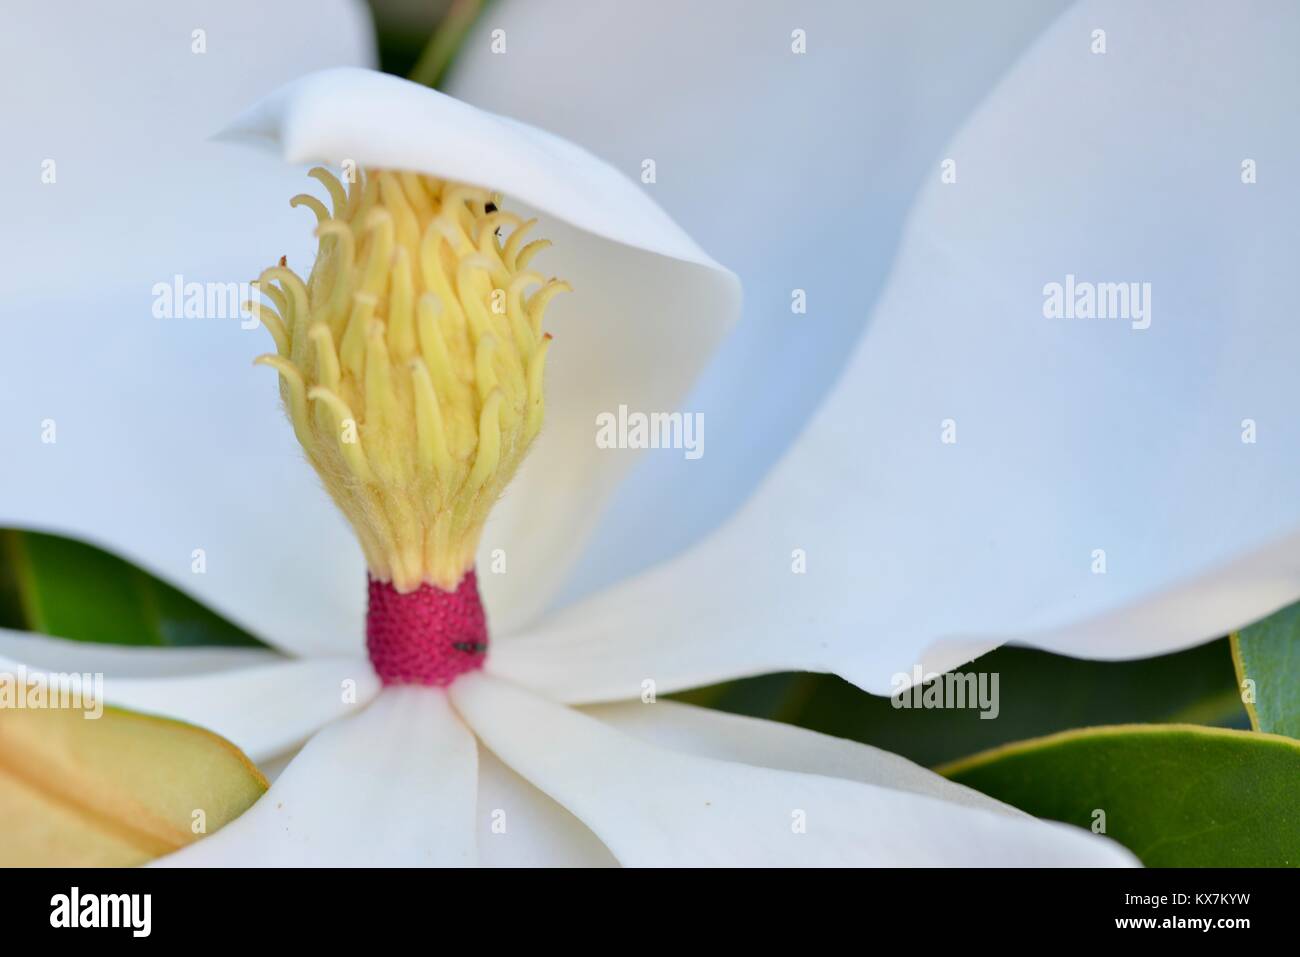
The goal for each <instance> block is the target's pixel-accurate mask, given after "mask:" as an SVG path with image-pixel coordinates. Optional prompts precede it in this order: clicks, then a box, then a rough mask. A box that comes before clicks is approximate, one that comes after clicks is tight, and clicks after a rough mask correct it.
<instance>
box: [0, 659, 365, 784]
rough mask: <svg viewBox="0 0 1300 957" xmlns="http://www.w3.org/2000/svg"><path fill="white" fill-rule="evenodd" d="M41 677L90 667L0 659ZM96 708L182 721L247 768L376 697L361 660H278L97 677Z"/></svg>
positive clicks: (5, 666)
mask: <svg viewBox="0 0 1300 957" xmlns="http://www.w3.org/2000/svg"><path fill="white" fill-rule="evenodd" d="M22 667H26V674H28V675H35V674H38V673H43V674H46V675H48V676H49V677H50V679H51V682H52V683H53V684H56V685H68V684H71V683H73V682H79V683H80V684H81V685H82V686H83V687H84V686H85V682H84V680H83V679H82V678H81V676H82V675H86V674H90V675H91V676H92V677H91V682H92V687H93V682H95V681H96V680H97V679H96V677H95V670H94V669H93V668H92V667H90V665H89V664H87V665H83V666H81V667H75V666H74V667H73V668H64V669H59V670H57V671H55V670H47V669H40V668H35V667H31V666H28V665H26V663H25V662H23V663H20V662H17V661H11V660H6V659H3V658H0V671H9V672H13V673H16V674H22V672H20V671H18V670H17V669H19V668H22ZM102 681H103V689H102V693H103V701H104V702H106V703H108V704H111V705H118V706H120V707H124V708H130V709H132V710H134V711H142V712H144V713H146V714H155V715H160V716H162V717H166V718H175V719H177V720H180V721H187V722H189V723H190V724H195V725H198V726H199V727H202V728H207V729H208V730H209V731H215V732H216V733H217V734H219V735H221V736H222V737H224V738H226V739H228V740H229V741H231V742H232V743H234V744H235V745H236V746H237V747H238V748H240V750H242V751H243V752H244V753H245V754H247V755H248V756H249V758H251V759H252V760H253V761H262V760H265V759H267V758H272V757H275V756H276V755H279V754H282V753H283V752H285V751H287V750H289V749H291V748H293V747H296V746H297V745H299V744H301V743H302V742H303V741H305V740H307V738H309V737H310V736H311V735H312V734H314V733H315V732H316V731H318V730H319V729H320V728H321V727H323V726H324V725H326V724H328V723H329V722H330V721H333V720H334V719H336V718H339V717H342V716H344V715H348V714H351V713H353V712H354V711H356V710H358V709H360V708H362V707H364V706H365V705H366V703H367V702H369V701H370V700H371V699H372V698H374V696H375V695H376V694H378V693H379V679H378V678H377V677H375V673H374V671H373V670H372V669H371V667H370V663H369V662H367V661H366V660H365V659H362V658H357V659H337V658H318V659H312V660H303V661H280V662H277V663H275V664H264V665H259V666H257V667H253V668H241V669H232V670H226V671H217V672H213V673H211V674H185V675H174V676H170V677H160V678H122V677H114V676H110V675H104V676H103V677H102Z"/></svg>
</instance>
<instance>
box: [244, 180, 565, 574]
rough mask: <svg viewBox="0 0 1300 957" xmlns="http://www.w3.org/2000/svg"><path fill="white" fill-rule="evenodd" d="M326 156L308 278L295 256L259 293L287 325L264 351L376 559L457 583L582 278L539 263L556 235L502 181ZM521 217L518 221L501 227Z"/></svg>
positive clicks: (378, 564)
mask: <svg viewBox="0 0 1300 957" xmlns="http://www.w3.org/2000/svg"><path fill="white" fill-rule="evenodd" d="M355 173H356V175H355V176H353V177H351V179H352V180H353V181H352V182H350V183H348V184H347V185H346V186H345V185H344V184H343V183H341V182H340V181H339V180H338V178H336V177H335V176H334V175H333V174H332V173H330V172H329V171H328V170H325V169H322V168H317V169H313V170H312V171H311V173H310V175H311V176H313V177H315V178H316V179H317V180H319V181H320V182H321V184H322V185H324V187H325V189H326V190H327V191H328V192H329V197H330V201H331V205H332V209H331V208H327V207H326V205H325V204H324V203H323V202H321V201H320V200H319V199H317V198H316V197H314V196H311V195H307V194H302V195H299V196H295V197H293V199H292V200H291V201H290V204H291V205H292V206H295V207H296V206H306V207H308V208H309V209H310V210H311V211H312V212H314V213H315V214H316V218H317V221H318V224H317V227H316V235H317V237H318V238H319V240H320V246H319V249H318V251H317V255H316V262H315V265H314V266H313V267H312V271H311V276H310V278H309V279H308V280H307V282H305V283H304V282H303V281H302V279H301V278H300V277H299V276H298V275H297V274H296V273H294V271H293V270H291V269H289V268H288V267H287V266H286V265H285V262H284V260H283V259H282V260H281V261H280V264H279V265H278V266H272V267H271V268H269V269H267V270H266V271H264V272H263V273H262V275H261V277H260V278H259V279H258V282H257V288H258V290H259V291H260V292H261V294H262V295H264V296H265V297H266V298H267V299H268V300H269V303H251V304H250V308H252V309H253V310H254V311H255V312H256V314H257V315H258V317H259V318H260V320H261V322H262V324H263V325H265V326H266V328H267V329H268V330H269V331H270V333H271V336H272V338H274V340H275V347H276V352H275V354H274V355H265V356H260V357H259V358H258V359H257V361H258V362H259V363H263V364H265V365H268V366H271V367H272V368H274V369H275V370H276V371H277V372H278V373H279V374H280V394H281V396H282V397H283V399H284V403H285V407H286V411H287V413H288V416H289V419H290V421H291V422H292V424H293V429H294V432H295V433H296V434H297V436H298V441H299V442H300V443H301V444H302V447H303V449H304V450H305V451H306V453H307V458H308V459H309V460H310V461H311V464H312V465H313V466H314V467H315V468H316V471H317V472H319V473H320V476H321V478H322V480H323V481H324V483H325V487H326V489H327V490H328V491H329V493H330V495H331V496H332V497H333V498H334V501H335V502H337V503H338V505H339V507H340V508H341V509H342V510H343V512H344V514H345V515H346V516H347V517H348V520H349V521H350V522H351V523H352V526H353V528H355V529H356V532H357V535H358V537H359V538H360V540H361V545H362V548H363V549H364V550H365V555H366V561H367V563H368V564H369V566H370V573H371V575H372V576H374V577H375V578H377V579H379V580H381V581H390V582H392V584H393V586H394V587H395V588H396V589H397V590H398V591H401V592H409V591H413V590H415V589H416V588H418V587H419V586H420V584H421V583H422V582H429V583H431V584H433V585H437V586H438V587H440V588H444V589H448V590H450V589H453V588H455V587H456V585H457V584H458V583H459V582H460V580H461V577H462V576H463V574H464V573H465V571H466V570H467V569H469V568H470V567H472V565H473V563H474V553H475V550H476V549H477V547H478V542H479V538H480V535H481V533H482V530H483V523H484V522H485V521H486V520H487V515H488V512H489V510H490V509H491V508H492V505H493V503H494V502H495V501H496V499H497V497H498V496H499V495H500V494H501V492H502V490H503V489H504V488H505V486H506V484H507V483H508V482H509V481H510V479H511V477H512V476H513V475H514V473H515V471H516V469H517V468H518V467H519V463H520V462H521V461H522V460H523V457H524V454H525V453H526V452H527V450H528V447H529V445H530V443H531V442H532V440H533V438H534V437H535V436H536V435H537V432H538V429H539V428H540V427H541V424H542V377H543V371H544V367H545V362H546V350H547V347H548V345H549V343H550V338H551V337H550V335H549V334H544V333H543V332H542V317H543V313H544V312H545V310H546V306H547V303H549V302H550V300H551V299H552V297H553V296H555V294H556V293H558V292H561V291H566V290H568V289H569V286H568V284H567V283H565V282H561V281H559V280H556V279H549V280H548V279H544V278H543V277H542V276H541V275H540V274H538V273H536V272H532V271H530V270H529V269H528V263H529V262H530V260H532V258H533V256H534V255H535V254H536V253H538V252H539V251H541V250H542V249H544V248H545V247H546V246H548V245H549V242H548V241H547V240H535V241H532V242H526V241H525V240H526V235H527V233H528V230H529V229H530V228H531V227H532V226H533V225H534V223H535V222H536V221H535V220H529V221H527V222H524V221H523V220H521V219H520V217H518V216H516V215H514V214H513V213H509V212H505V211H503V210H501V209H499V208H498V203H499V202H500V199H499V197H497V196H495V195H492V194H489V193H488V192H487V191H485V190H482V189H477V188H475V187H471V186H464V185H461V184H458V183H451V182H444V181H441V180H437V179H434V178H432V177H429V176H423V175H418V174H415V173H406V172H393V171H389V170H359V169H358V170H356V171H355ZM507 227H509V228H510V232H509V236H508V237H504V238H503V236H502V233H503V232H504V231H505V229H506V228H507Z"/></svg>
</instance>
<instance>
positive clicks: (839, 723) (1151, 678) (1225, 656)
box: [676, 639, 1248, 765]
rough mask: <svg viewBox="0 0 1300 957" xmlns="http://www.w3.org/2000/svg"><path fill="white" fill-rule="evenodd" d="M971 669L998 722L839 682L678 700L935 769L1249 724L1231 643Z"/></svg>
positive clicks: (783, 677) (778, 681)
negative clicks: (1181, 725)
mask: <svg viewBox="0 0 1300 957" xmlns="http://www.w3.org/2000/svg"><path fill="white" fill-rule="evenodd" d="M970 671H974V672H976V673H977V674H978V673H979V672H984V673H986V674H990V675H991V674H997V675H998V704H999V708H998V716H997V717H996V718H994V719H985V718H981V717H980V712H979V710H978V709H964V710H956V709H939V710H925V709H921V710H917V709H896V708H894V707H893V704H892V702H891V700H890V699H889V698H884V697H879V696H876V695H869V694H867V693H866V692H864V691H861V690H859V689H858V688H855V687H854V686H853V685H850V684H848V683H847V682H845V681H841V680H840V679H839V678H836V677H834V676H831V675H814V674H780V675H766V676H763V677H761V678H750V679H746V680H743V681H733V682H728V683H727V684H724V685H714V686H712V687H709V688H702V689H698V690H695V691H690V692H687V693H685V694H681V695H677V696H676V697H678V698H681V699H683V700H686V701H690V702H691V703H693V704H699V705H704V706H706V707H710V708H717V709H719V710H723V711H732V712H735V713H737V714H746V715H750V716H753V717H760V718H774V719H777V720H780V721H786V722H788V723H790V724H797V725H801V726H802V727H806V728H812V729H813V730H816V731H821V732H823V733H825V734H833V735H835V736H837V737H841V738H851V739H853V740H855V741H862V742H865V743H867V744H873V745H875V746H877V747H880V748H884V749H885V750H887V751H893V752H895V753H897V754H902V755H904V756H906V757H909V758H911V759H912V760H913V761H917V762H919V763H921V764H925V765H934V764H938V763H940V762H943V761H951V760H954V759H956V758H960V757H962V756H964V755H967V754H973V753H974V752H976V751H983V750H985V749H987V748H992V747H996V746H997V745H999V744H1006V743H1008V742H1011V741H1019V740H1023V739H1025V738H1033V737H1038V736H1040V735H1044V734H1051V733H1053V732H1056V731H1064V730H1067V729H1069V728H1078V727H1087V726H1090V725H1098V724H1129V723H1150V722H1189V723H1193V724H1214V725H1224V726H1230V727H1240V728H1245V727H1247V726H1248V720H1247V717H1246V713H1245V710H1244V709H1243V707H1242V702H1241V698H1240V696H1239V695H1238V694H1237V686H1236V678H1235V676H1234V673H1233V667H1232V656H1231V652H1230V650H1229V647H1228V642H1227V639H1222V640H1219V641H1213V642H1210V643H1208V644H1205V645H1201V646H1200V647H1198V648H1192V649H1189V650H1187V651H1182V652H1179V653H1177V654H1173V655H1165V656H1163V657H1160V658H1145V659H1140V660H1137V661H1081V660H1078V659H1075V658H1065V657H1062V656H1060V655H1052V654H1048V653H1047V652H1042V651H1034V650H1031V649H1026V648H1000V649H998V650H997V651H994V652H991V653H990V654H987V655H985V656H983V657H981V658H979V659H978V660H976V661H975V662H973V663H972V665H970V666H968V667H967V668H966V669H962V670H961V671H959V672H958V673H959V674H961V673H967V672H970ZM989 687H990V688H991V685H990V686H989Z"/></svg>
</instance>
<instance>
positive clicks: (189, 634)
mask: <svg viewBox="0 0 1300 957" xmlns="http://www.w3.org/2000/svg"><path fill="white" fill-rule="evenodd" d="M0 626H4V627H7V628H17V629H25V630H28V631H36V632H40V633H41V634H45V635H53V636H55V637H58V638H71V639H73V640H76V641H93V642H102V643H106V644H119V645H235V646H261V644H262V643H261V642H260V641H258V640H257V639H256V638H254V637H253V636H252V635H250V634H248V633H247V632H246V631H243V630H242V629H240V628H238V627H237V626H235V625H233V624H231V623H230V622H228V621H226V620H225V619H224V618H222V617H221V616H220V615H218V614H216V613H215V612H212V611H210V610H208V609H207V608H205V607H204V606H203V605H200V604H199V603H198V602H196V601H195V600H194V599H192V598H190V597H188V596H187V595H185V594H184V593H183V592H181V591H179V590H177V589H175V588H173V587H172V586H171V585H168V584H166V583H165V582H162V581H159V580H158V579H156V578H154V577H153V576H152V575H150V574H148V573H147V572H145V571H142V570H141V569H139V568H136V567H135V566H134V565H132V564H131V563H130V562H127V561H124V560H123V559H121V558H118V557H117V556H115V555H111V554H109V553H108V552H106V551H103V550H102V549H99V548H96V547H94V546H93V545H87V544H85V543H83V542H76V541H73V540H71V539H67V538H62V537H60V536H57V535H46V534H42V533H38V532H26V531H17V530H13V529H0Z"/></svg>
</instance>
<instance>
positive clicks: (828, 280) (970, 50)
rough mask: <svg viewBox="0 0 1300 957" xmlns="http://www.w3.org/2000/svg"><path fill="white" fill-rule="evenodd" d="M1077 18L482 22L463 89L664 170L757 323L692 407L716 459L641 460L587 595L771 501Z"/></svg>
mask: <svg viewBox="0 0 1300 957" xmlns="http://www.w3.org/2000/svg"><path fill="white" fill-rule="evenodd" d="M1066 5H1067V4H1066V3H1065V2H1064V0H985V2H981V3H977V4H971V3H943V2H940V3H937V4H936V3H906V2H893V3H886V2H872V3H864V2H862V0H820V2H818V3H805V4H799V5H793V4H791V3H790V2H789V0H709V2H708V3H699V2H695V0H655V2H653V3H608V2H604V0H567V2H566V4H565V15H564V16H559V17H557V16H555V15H554V11H553V10H551V9H550V7H549V6H548V5H547V4H538V3H534V2H531V0H500V2H497V3H495V4H494V6H493V7H492V8H491V9H490V10H489V12H487V13H486V14H485V15H484V16H483V17H482V18H481V20H480V23H479V28H478V29H477V31H476V32H475V33H473V34H471V36H470V38H469V40H468V41H467V43H466V45H465V46H464V47H463V48H462V49H461V51H460V52H459V54H458V55H457V59H456V63H455V66H454V68H453V70H452V74H451V77H450V82H449V86H448V87H447V89H448V91H449V92H450V93H452V94H454V95H456V96H458V97H461V98H462V99H465V100H466V101H468V102H470V103H474V104H475V105H477V106H481V107H484V108H485V109H489V110H493V111H496V112H500V113H505V114H507V115H509V116H515V117H518V118H519V119H522V120H526V121H527V122H529V123H534V124H536V125H538V126H541V127H542V128H544V129H548V130H550V131H552V132H554V133H558V134H560V135H562V136H565V137H567V138H569V139H571V140H573V141H574V142H576V143H580V144H582V145H583V146H586V147H588V148H589V149H591V150H592V151H593V152H595V153H597V154H598V155H600V156H602V157H604V158H605V159H607V160H609V161H611V162H612V163H614V164H615V165H616V166H618V167H619V168H621V169H624V170H631V171H633V172H637V171H639V170H640V168H641V164H642V162H643V160H645V159H647V158H649V159H653V160H655V162H656V164H657V182H656V183H655V184H654V186H652V187H647V189H649V190H650V191H651V192H652V195H653V196H654V197H655V199H656V200H657V201H658V202H659V203H660V204H662V205H663V206H664V208H665V209H667V210H668V212H669V213H670V214H671V215H672V216H673V217H674V219H676V220H677V221H678V222H679V223H681V224H682V226H683V227H685V229H686V230H687V231H688V232H689V233H690V234H691V235H692V236H694V237H695V238H696V239H697V240H699V241H700V242H701V243H702V244H703V245H704V247H705V248H706V249H708V250H709V251H710V252H711V253H713V255H715V256H717V257H718V258H719V259H720V260H721V261H722V262H724V263H726V264H727V265H728V266H729V267H731V268H732V269H734V270H735V271H736V272H737V273H738V274H739V275H740V276H741V278H742V280H743V282H744V285H745V318H744V322H742V323H740V324H739V325H738V326H737V327H736V330H735V332H734V333H733V334H732V335H731V336H729V337H728V339H727V340H726V342H725V343H724V344H723V345H722V347H721V348H720V349H719V351H718V354H717V355H716V356H715V357H714V358H713V360H712V361H711V362H710V364H709V366H708V368H707V369H706V371H705V372H704V373H703V375H702V377H701V379H700V381H699V383H698V385H697V387H696V388H695V389H694V390H693V391H692V393H691V394H690V396H689V397H688V398H687V400H686V401H685V403H684V408H686V409H688V410H691V411H698V412H700V413H702V414H703V417H704V421H705V425H706V428H705V442H704V446H703V448H704V455H703V456H702V457H700V458H698V459H687V458H686V457H685V456H684V455H683V453H682V451H681V450H666V451H655V452H651V453H650V454H648V455H646V456H645V457H644V458H642V459H641V460H640V461H639V462H638V464H637V466H636V468H635V469H634V471H633V472H632V473H631V474H630V475H629V476H628V479H627V481H626V482H624V483H623V484H622V485H621V486H620V487H619V489H618V491H617V492H616V493H615V496H614V498H613V499H612V500H611V503H610V505H609V507H608V508H607V509H606V510H605V512H604V515H603V517H602V520H601V525H600V526H599V529H598V531H597V532H596V534H595V536H594V537H593V539H592V541H591V543H590V546H589V547H588V549H587V550H586V551H584V554H583V556H582V561H581V562H580V564H579V565H578V567H577V568H576V569H575V576H576V580H574V581H573V582H571V583H570V585H569V586H566V589H565V593H566V594H567V595H568V596H569V597H576V596H578V595H585V594H587V593H590V592H591V591H592V590H593V589H594V588H595V587H598V586H601V585H606V584H609V583H611V582H614V581H618V580H620V579H621V578H625V577H627V576H628V575H629V574H632V573H634V572H636V571H640V570H642V569H644V568H646V567H648V566H649V565H650V564H652V563H653V562H655V561H658V560H662V559H666V558H668V557H670V556H672V555H673V554H675V553H676V552H678V551H680V550H681V549H683V548H685V547H687V546H688V545H690V544H692V543H693V542H694V541H697V540H698V539H699V538H701V537H702V536H703V535H704V534H706V533H707V532H709V531H712V530H713V529H715V528H716V527H717V526H718V525H719V524H720V523H721V522H722V521H723V520H724V519H725V518H726V517H727V516H728V515H729V514H730V513H731V512H732V511H734V510H735V509H736V508H737V507H739V505H740V504H741V503H742V502H743V501H744V500H745V498H746V497H747V496H748V495H749V494H750V493H751V492H752V491H753V489H754V487H755V485H756V484H757V483H758V481H759V480H760V479H761V478H762V476H763V474H764V472H766V471H767V470H768V469H769V468H770V467H771V466H772V464H773V463H774V462H775V461H776V459H777V458H778V457H779V456H780V454H781V453H782V452H783V451H784V450H785V449H786V448H787V447H788V446H789V444H790V443H791V442H792V441H793V439H794V438H795V436H796V435H797V433H798V431H799V430H800V429H801V428H802V427H803V426H804V425H805V424H806V423H807V421H808V419H809V417H810V416H811V414H812V412H813V411H814V410H815V408H816V406H817V403H818V402H819V401H820V400H821V399H822V398H823V396H824V395H825V394H826V392H827V391H828V390H829V389H830V387H831V385H832V384H833V382H834V379H835V376H836V374H837V373H838V372H839V371H840V370H841V369H842V368H843V366H844V364H845V362H846V361H847V359H848V357H849V355H850V353H851V352H852V346H853V343H854V341H855V340H856V339H857V337H858V335H859V333H860V331H861V329H862V327H863V325H864V324H865V322H866V319H867V316H868V315H869V306H870V304H871V303H872V302H873V301H874V300H875V298H876V297H877V296H878V295H879V293H880V290H881V288H882V286H883V285H884V283H885V280H886V278H887V276H888V272H889V264H890V262H891V261H892V259H893V256H894V254H895V252H896V250H897V246H898V240H899V234H900V231H901V228H902V224H903V219H904V216H905V214H906V213H907V210H908V209H909V208H910V206H911V205H912V202H913V199H914V197H915V195H916V192H917V190H918V189H919V188H920V187H921V186H922V185H923V184H925V183H928V182H929V181H930V180H931V179H932V178H934V177H937V176H938V175H939V162H940V160H941V158H942V157H943V156H944V155H945V154H943V153H941V152H940V149H941V147H942V146H943V144H944V142H945V141H946V140H947V139H948V138H949V137H950V136H951V135H952V133H953V132H954V131H955V130H956V129H957V128H958V127H959V126H960V124H961V122H962V121H963V120H964V119H965V118H966V117H967V116H968V115H969V114H970V112H971V111H972V110H973V109H974V108H975V107H976V106H977V105H978V104H979V102H980V100H981V99H982V98H983V97H984V95H985V94H986V93H987V92H988V90H989V89H990V88H991V87H992V86H993V85H994V83H995V82H996V81H997V80H998V79H999V77H1001V75H1002V74H1003V73H1004V72H1005V71H1006V70H1007V69H1008V68H1009V67H1010V66H1011V64H1012V63H1014V61H1015V59H1016V57H1017V56H1018V55H1019V54H1020V53H1021V51H1023V50H1024V49H1025V47H1026V46H1028V45H1029V43H1030V42H1031V41H1032V40H1033V38H1034V37H1035V36H1037V35H1038V33H1039V32H1040V31H1041V30H1042V29H1043V28H1044V27H1045V26H1046V25H1047V24H1048V23H1050V22H1051V21H1052V20H1053V19H1054V18H1055V17H1056V16H1057V15H1058V14H1059V13H1060V11H1061V10H1062V9H1064V8H1065V6H1066ZM796 29H798V30H800V31H802V33H803V38H804V39H805V40H806V50H807V52H806V53H803V54H799V53H795V52H793V50H792V45H793V44H794V43H795V40H796V38H794V37H793V36H792V34H793V32H794V31H795V30H796ZM495 31H503V36H504V41H505V42H506V43H507V44H508V52H507V53H505V54H504V55H502V54H500V53H499V52H497V51H498V50H499V47H500V43H499V42H498V43H496V44H495V45H494V39H496V40H499V39H500V38H501V36H502V34H496V33H495ZM1010 165H1013V166H1018V164H1015V163H1012V164H1010ZM796 289H800V290H803V291H804V292H805V293H806V295H807V312H806V314H794V313H792V310H791V306H792V294H793V291H794V290H796ZM552 418H553V417H552Z"/></svg>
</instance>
